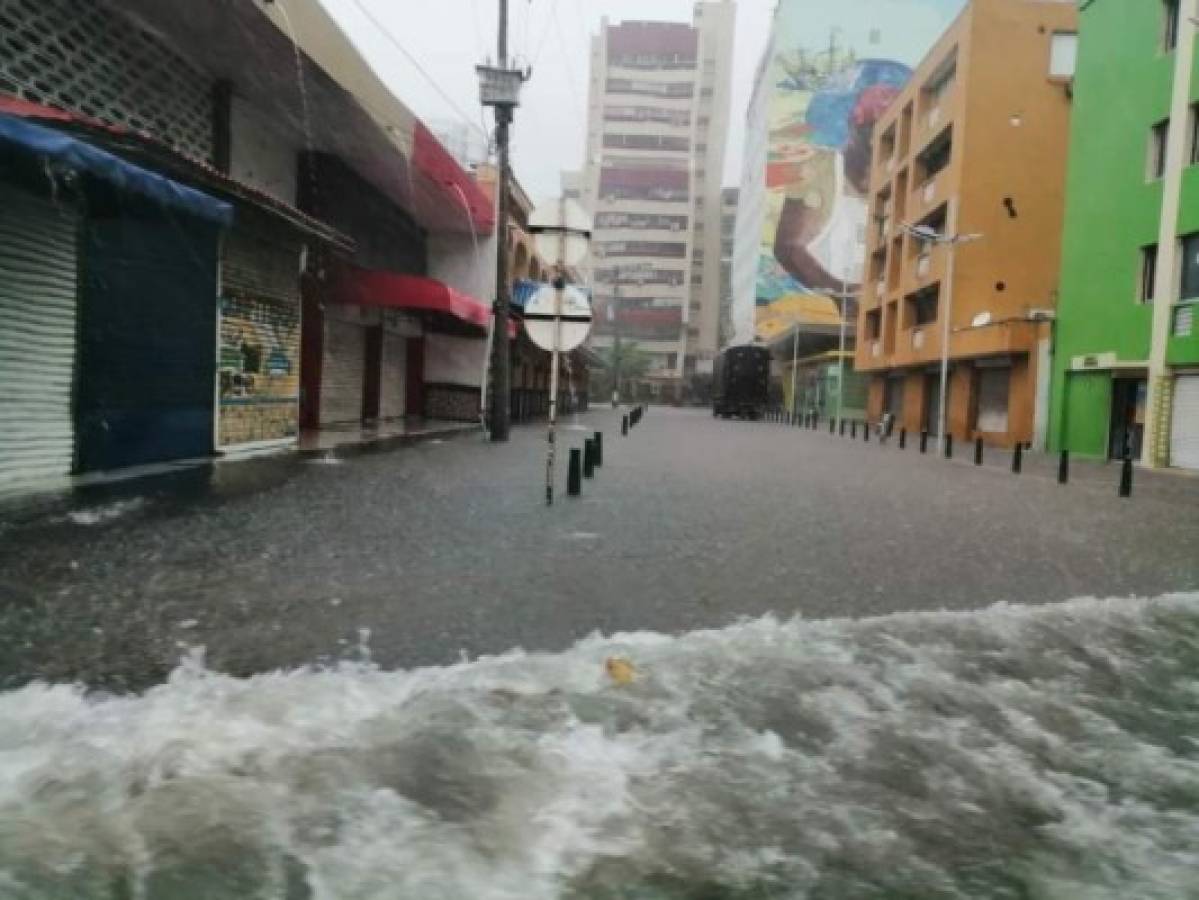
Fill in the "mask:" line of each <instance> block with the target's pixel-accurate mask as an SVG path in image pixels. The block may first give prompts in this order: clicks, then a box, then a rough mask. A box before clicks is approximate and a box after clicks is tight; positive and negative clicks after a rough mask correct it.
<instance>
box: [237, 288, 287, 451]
mask: <svg viewBox="0 0 1199 900" xmlns="http://www.w3.org/2000/svg"><path fill="white" fill-rule="evenodd" d="M220 311H221V315H220V356H219V359H220V362H219V367H218V378H219V379H220V429H219V437H218V441H219V443H220V444H221V445H222V446H226V445H229V444H244V443H248V442H253V441H267V440H276V439H279V438H286V437H292V436H294V435H295V434H296V433H297V429H298V416H299V393H300V377H299V376H300V310H299V308H298V306H297V305H296V304H294V303H282V302H277V301H271V300H259V299H255V298H251V297H243V296H237V297H223V298H222V299H221V306H220Z"/></svg>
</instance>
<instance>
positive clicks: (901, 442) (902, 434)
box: [899, 428, 908, 450]
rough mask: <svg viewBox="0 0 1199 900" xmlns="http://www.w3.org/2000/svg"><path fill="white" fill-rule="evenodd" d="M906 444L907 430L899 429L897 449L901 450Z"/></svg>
mask: <svg viewBox="0 0 1199 900" xmlns="http://www.w3.org/2000/svg"><path fill="white" fill-rule="evenodd" d="M907 443H908V430H907V429H906V428H901V429H899V449H900V450H902V449H903V448H904V447H906V446H907Z"/></svg>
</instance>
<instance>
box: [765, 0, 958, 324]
mask: <svg viewBox="0 0 1199 900" xmlns="http://www.w3.org/2000/svg"><path fill="white" fill-rule="evenodd" d="M963 4H964V0H841V2H838V3H835V4H829V3H816V2H813V0H780V3H779V6H778V9H777V11H776V14H775V22H774V34H773V36H772V46H773V52H772V55H771V56H770V58H769V59H768V60H767V61H766V64H765V66H764V67H763V69H762V75H761V78H762V79H763V81H764V84H761V85H759V90H765V91H767V92H768V98H767V102H766V104H765V110H766V118H767V121H766V123H765V126H766V128H767V132H768V144H767V159H766V173H765V182H766V198H765V216H764V219H763V223H762V236H761V246H760V252H759V258H758V272H757V285H756V294H755V300H756V304H757V306H756V313H755V327H756V328H757V326H759V325H764V324H766V323H768V322H769V323H771V327H772V328H775V329H777V327H778V324H779V321H780V319H784V318H786V317H787V311H788V309H795V308H796V304H794V303H793V302H791V301H792V300H793V298H794V297H795V296H796V295H810V294H816V293H821V294H834V295H835V294H837V293H839V292H840V291H841V289H842V284H843V283H844V284H845V285H846V286H847V287H848V288H849V289H850V290H853V289H854V288H856V287H857V285H858V283H859V282H860V281H861V272H862V260H863V257H864V255H865V240H866V226H867V216H868V212H867V210H868V198H867V196H866V193H867V188H868V181H869V172H870V154H871V139H872V135H873V131H874V123H875V122H876V121H877V120H878V118H879V117H880V116H881V114H882V113H883V111H884V110H886V108H887V107H888V106H889V105H890V103H891V101H892V100H893V99H894V98H895V97H896V96H897V95H898V93H899V91H900V89H901V88H902V87H903V85H904V84H905V83H906V81H907V79H908V77H909V75H910V74H911V71H912V68H913V67H914V66H915V64H916V63H918V62H919V61H920V59H921V57H923V55H924V54H925V53H926V52H927V51H928V49H929V48H930V47H931V46H932V44H933V42H934V41H935V40H936V39H937V37H938V36H939V35H940V34H941V32H942V31H944V29H945V28H946V27H947V26H948V25H949V23H950V21H951V20H952V18H953V16H954V15H955V14H956V13H957V12H959V11H960V9H961V8H962V6H963Z"/></svg>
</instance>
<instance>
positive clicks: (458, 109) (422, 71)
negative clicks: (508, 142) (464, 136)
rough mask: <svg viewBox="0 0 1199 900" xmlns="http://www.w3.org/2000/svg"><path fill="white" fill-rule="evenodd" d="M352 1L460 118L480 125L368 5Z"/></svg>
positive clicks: (485, 133)
mask: <svg viewBox="0 0 1199 900" xmlns="http://www.w3.org/2000/svg"><path fill="white" fill-rule="evenodd" d="M351 2H352V3H353V4H354V5H355V6H356V7H358V10H359V12H361V13H362V14H363V15H364V16H366V18H367V19H368V20H369V21H370V23H371V24H372V25H374V26H375V28H376V29H377V30H378V32H379V33H380V34H381V35H383V37H384V38H386V39H387V42H388V43H389V44H391V45H392V46H393V47H395V48H396V49H397V50H398V51H400V53H401V54H403V56H404V58H405V59H407V60H408V61H409V62H410V63H412V65H413V66H414V67H415V68H416V70H417V71H418V72H420V74H421V75H422V76H423V77H424V79H425V81H427V82H428V83H429V85H430V86H431V87H432V88H433V90H434V91H436V92H437V95H438V96H439V97H441V99H442V100H444V101H445V102H446V105H447V106H449V107H450V109H452V110H453V111H454V112H455V113H457V114H458V117H459V118H460V119H462V121H463V122H465V123H466V124H467V125H469V126H470V127H471V128H478V127H479V126H478V125H477V124H475V123H474V122H472V121H471V118H470V116H468V115H467V114H466V113H465V112H463V111H462V107H460V106H459V105H458V104H457V103H455V102H454V99H453V98H452V97H451V96H450V95H449V94H447V93H446V92H445V91H444V90H443V89H442V87H441V85H439V84H438V83H437V81H436V80H435V79H434V78H433V76H432V75H430V74H429V73H428V72H427V71H426V70H425V67H424V66H422V65H421V64H420V61H419V60H418V59H417V58H416V57H415V56H413V55H412V54H411V53H409V52H408V50H407V49H405V47H404V45H403V44H401V43H400V42H399V39H398V38H396V36H395V35H394V34H392V33H391V32H390V31H388V30H387V28H386V27H385V26H384V25H383V23H382V22H380V21H379V20H378V19H377V18H375V15H374V13H372V12H371V11H370V10H369V9H367V8H366V6H364V5H363V3H362V0H351ZM483 137H484V138H490V135H488V133H487V131H486V130H483Z"/></svg>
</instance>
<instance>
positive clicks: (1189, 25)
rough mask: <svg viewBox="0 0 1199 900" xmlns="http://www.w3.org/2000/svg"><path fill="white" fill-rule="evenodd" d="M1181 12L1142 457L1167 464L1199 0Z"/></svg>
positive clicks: (1185, 1)
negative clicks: (1171, 349) (1169, 345)
mask: <svg viewBox="0 0 1199 900" xmlns="http://www.w3.org/2000/svg"><path fill="white" fill-rule="evenodd" d="M1180 5H1181V9H1180V10H1179V13H1178V15H1179V22H1178V45H1177V46H1176V47H1175V48H1174V84H1173V89H1172V93H1171V96H1170V128H1169V134H1168V135H1167V137H1166V171H1165V175H1164V177H1163V179H1162V214H1161V220H1160V226H1159V230H1158V239H1157V273H1156V280H1155V282H1154V285H1153V326H1152V330H1151V331H1150V343H1149V394H1148V397H1147V399H1146V428H1145V447H1144V453H1142V459H1143V460H1144V463H1145V464H1146V465H1148V466H1152V467H1158V466H1161V465H1164V464H1165V463H1166V461H1167V459H1168V456H1169V453H1168V449H1169V441H1170V435H1169V429H1168V428H1167V427H1165V426H1166V423H1167V422H1168V421H1169V418H1168V417H1169V410H1168V409H1167V408H1166V405H1165V400H1166V398H1165V397H1163V396H1162V395H1163V392H1164V390H1165V388H1166V375H1167V374H1168V373H1167V371H1166V342H1167V341H1168V340H1169V337H1170V320H1171V318H1172V316H1173V313H1174V302H1175V300H1176V299H1177V295H1178V291H1179V282H1178V274H1179V259H1178V250H1179V247H1178V209H1179V206H1180V205H1181V198H1182V175H1183V172H1184V171H1185V169H1186V158H1185V157H1186V152H1187V140H1188V133H1189V131H1190V129H1189V128H1188V127H1187V125H1188V122H1189V117H1190V105H1191V104H1190V100H1191V69H1192V67H1193V66H1194V61H1195V35H1196V18H1199V0H1182V3H1181V4H1180Z"/></svg>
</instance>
